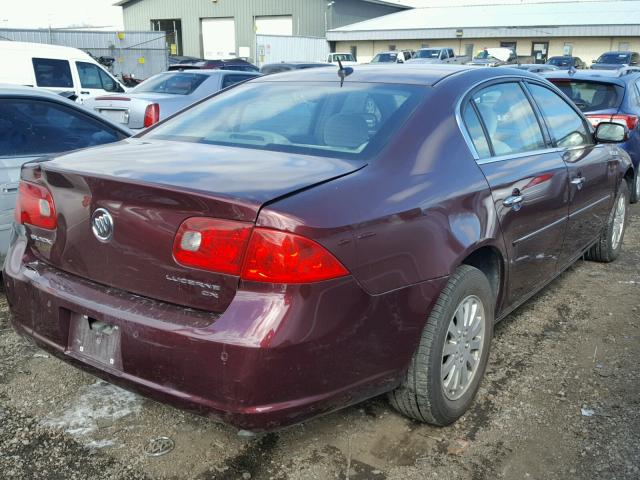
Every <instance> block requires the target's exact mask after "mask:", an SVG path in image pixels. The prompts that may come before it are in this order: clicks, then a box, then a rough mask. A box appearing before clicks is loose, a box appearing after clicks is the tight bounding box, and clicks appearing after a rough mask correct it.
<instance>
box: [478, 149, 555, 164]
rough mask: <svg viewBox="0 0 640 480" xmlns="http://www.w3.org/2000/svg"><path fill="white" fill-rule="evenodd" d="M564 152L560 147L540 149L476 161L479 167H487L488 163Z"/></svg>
mask: <svg viewBox="0 0 640 480" xmlns="http://www.w3.org/2000/svg"><path fill="white" fill-rule="evenodd" d="M564 151H565V149H564V148H559V147H550V148H539V149H537V150H528V151H526V152H518V153H510V154H508V155H497V156H495V157H487V158H480V159H478V160H476V162H478V165H486V164H488V163H497V162H504V161H506V160H517V159H519V158H525V157H534V156H536V155H546V154H549V153H558V152H564Z"/></svg>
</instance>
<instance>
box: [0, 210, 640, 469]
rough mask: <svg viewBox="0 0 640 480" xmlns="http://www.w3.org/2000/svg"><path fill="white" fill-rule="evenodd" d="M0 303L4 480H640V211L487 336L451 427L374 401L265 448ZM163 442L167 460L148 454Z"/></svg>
mask: <svg viewBox="0 0 640 480" xmlns="http://www.w3.org/2000/svg"><path fill="white" fill-rule="evenodd" d="M7 319H8V311H7V306H6V302H5V301H4V299H3V300H1V301H0V478H12V479H13V478H17V479H22V478H24V479H39V478H42V479H44V478H46V479H50V478H51V479H57V478H60V479H74V478H77V479H93V478H100V479H103V478H114V479H129V478H151V479H165V478H166V479H173V478H176V479H179V478H193V479H199V480H210V479H211V480H212V479H217V480H230V479H243V480H245V479H274V480H275V479H291V480H293V479H332V478H337V479H347V478H348V479H352V480H368V479H374V480H382V479H414V478H415V479H431V478H433V479H436V478H437V479H443V480H447V479H472V480H482V479H487V480H490V479H495V478H505V479H562V480H564V479H603V480H605V479H606V480H614V479H636V480H637V479H640V362H639V361H638V360H639V359H640V207H639V206H635V207H633V208H632V210H631V224H630V228H629V230H628V231H627V234H626V238H625V249H624V254H623V255H622V257H621V258H620V259H618V261H616V262H615V263H613V264H609V265H603V264H597V263H590V262H582V261H580V262H578V263H577V264H576V265H575V266H573V267H572V268H571V269H570V270H569V271H567V272H566V273H564V274H563V275H562V276H561V277H560V278H558V279H557V280H556V281H554V282H553V283H552V284H551V285H550V286H549V287H547V288H546V289H545V290H544V291H542V292H541V293H540V294H538V295H537V296H536V297H535V298H534V299H533V300H531V301H530V302H528V303H527V304H526V305H525V306H524V307H522V308H520V309H519V310H518V311H516V312H515V313H514V314H512V315H510V316H509V317H508V318H507V319H506V320H505V321H503V322H501V323H500V324H499V325H498V326H497V327H496V334H495V339H494V341H493V347H492V353H491V359H490V364H489V368H488V372H487V376H486V378H485V380H484V382H483V385H482V388H481V390H480V393H479V395H478V397H477V398H476V401H475V403H474V405H473V407H472V409H471V411H470V412H469V413H468V414H467V415H465V416H464V417H463V418H462V419H461V420H460V421H459V422H457V423H456V424H455V425H453V426H451V427H448V428H433V427H430V426H426V425H421V424H418V423H415V422H412V421H410V420H406V419H405V418H403V417H401V416H400V415H398V414H397V413H395V412H394V411H393V410H392V409H391V408H390V407H389V405H388V404H387V402H386V400H385V399H384V398H376V399H373V400H370V401H368V402H366V403H363V404H361V405H357V406H355V407H352V408H349V409H346V410H343V411H340V412H338V413H334V414H332V415H328V416H326V417H322V418H319V419H316V420H313V421H310V422H307V423H305V424H303V425H299V426H296V427H292V428H289V429H286V430H283V431H280V432H277V433H272V434H268V435H264V436H261V437H254V438H247V437H244V436H241V435H238V432H237V431H235V430H234V429H232V428H230V427H227V426H224V425H220V424H216V423H213V422H211V421H210V420H207V419H205V418H201V417H198V416H195V415H191V414H189V413H185V412H182V411H178V410H175V409H173V408H171V407H167V406H165V405H160V404H158V403H154V402H152V401H149V400H146V399H144V398H142V397H139V396H137V395H134V394H131V393H128V392H125V391H123V390H120V389H118V388H115V387H112V386H110V385H108V384H106V383H104V382H100V381H97V380H96V379H95V378H94V377H92V376H90V375H88V374H85V373H82V372H80V371H78V370H76V369H74V368H72V367H70V366H68V365H66V364H64V363H62V362H60V361H58V360H56V359H54V358H51V357H49V356H47V355H46V354H44V353H42V352H40V351H39V350H38V349H37V348H35V347H33V346H32V345H30V344H29V343H28V342H26V341H25V340H23V339H22V338H20V337H18V336H17V335H16V334H15V333H13V331H12V330H11V329H10V327H9V325H8V322H7ZM163 436H166V437H169V438H171V439H172V440H173V441H174V442H175V448H174V449H173V450H172V451H171V452H169V453H168V454H166V455H164V456H159V457H150V456H147V455H146V454H145V453H144V447H145V445H146V444H147V442H148V441H149V440H150V439H152V438H156V437H163Z"/></svg>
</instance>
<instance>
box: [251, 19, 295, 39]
mask: <svg viewBox="0 0 640 480" xmlns="http://www.w3.org/2000/svg"><path fill="white" fill-rule="evenodd" d="M256 34H258V35H288V36H292V35H293V17H291V16H285V15H281V16H277V17H256Z"/></svg>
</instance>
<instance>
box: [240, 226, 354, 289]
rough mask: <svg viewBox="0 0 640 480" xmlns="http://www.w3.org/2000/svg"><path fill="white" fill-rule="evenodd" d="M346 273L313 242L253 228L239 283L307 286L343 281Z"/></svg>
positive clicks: (299, 237) (291, 235) (337, 262)
mask: <svg viewBox="0 0 640 480" xmlns="http://www.w3.org/2000/svg"><path fill="white" fill-rule="evenodd" d="M348 273H349V272H348V271H347V269H346V268H345V267H344V266H343V265H342V264H341V263H340V262H339V261H338V260H336V258H335V257H334V256H333V255H331V254H330V253H329V252H328V251H327V250H325V249H324V248H323V247H322V246H321V245H319V244H317V243H316V242H314V241H313V240H309V239H308V238H304V237H301V236H299V235H294V234H292V233H287V232H280V231H276V230H267V229H264V228H256V229H255V230H254V231H253V234H252V235H251V241H250V242H249V248H248V249H247V255H246V258H245V260H244V265H243V266H242V278H243V280H253V281H256V282H271V283H310V282H318V281H321V280H329V279H331V278H337V277H343V276H345V275H347V274H348Z"/></svg>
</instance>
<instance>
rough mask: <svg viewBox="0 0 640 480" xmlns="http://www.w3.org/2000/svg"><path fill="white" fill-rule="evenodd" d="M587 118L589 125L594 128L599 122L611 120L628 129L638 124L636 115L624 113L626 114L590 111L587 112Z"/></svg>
mask: <svg viewBox="0 0 640 480" xmlns="http://www.w3.org/2000/svg"><path fill="white" fill-rule="evenodd" d="M587 118H588V119H589V122H591V125H592V126H593V127H594V128H595V127H597V126H598V125H599V124H600V123H601V122H613V123H619V124H621V125H624V126H625V127H627V128H628V129H629V130H633V129H634V128H636V127H637V126H638V116H637V115H626V114H615V115H611V114H606V113H605V114H603V113H591V114H589V113H588V114H587Z"/></svg>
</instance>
